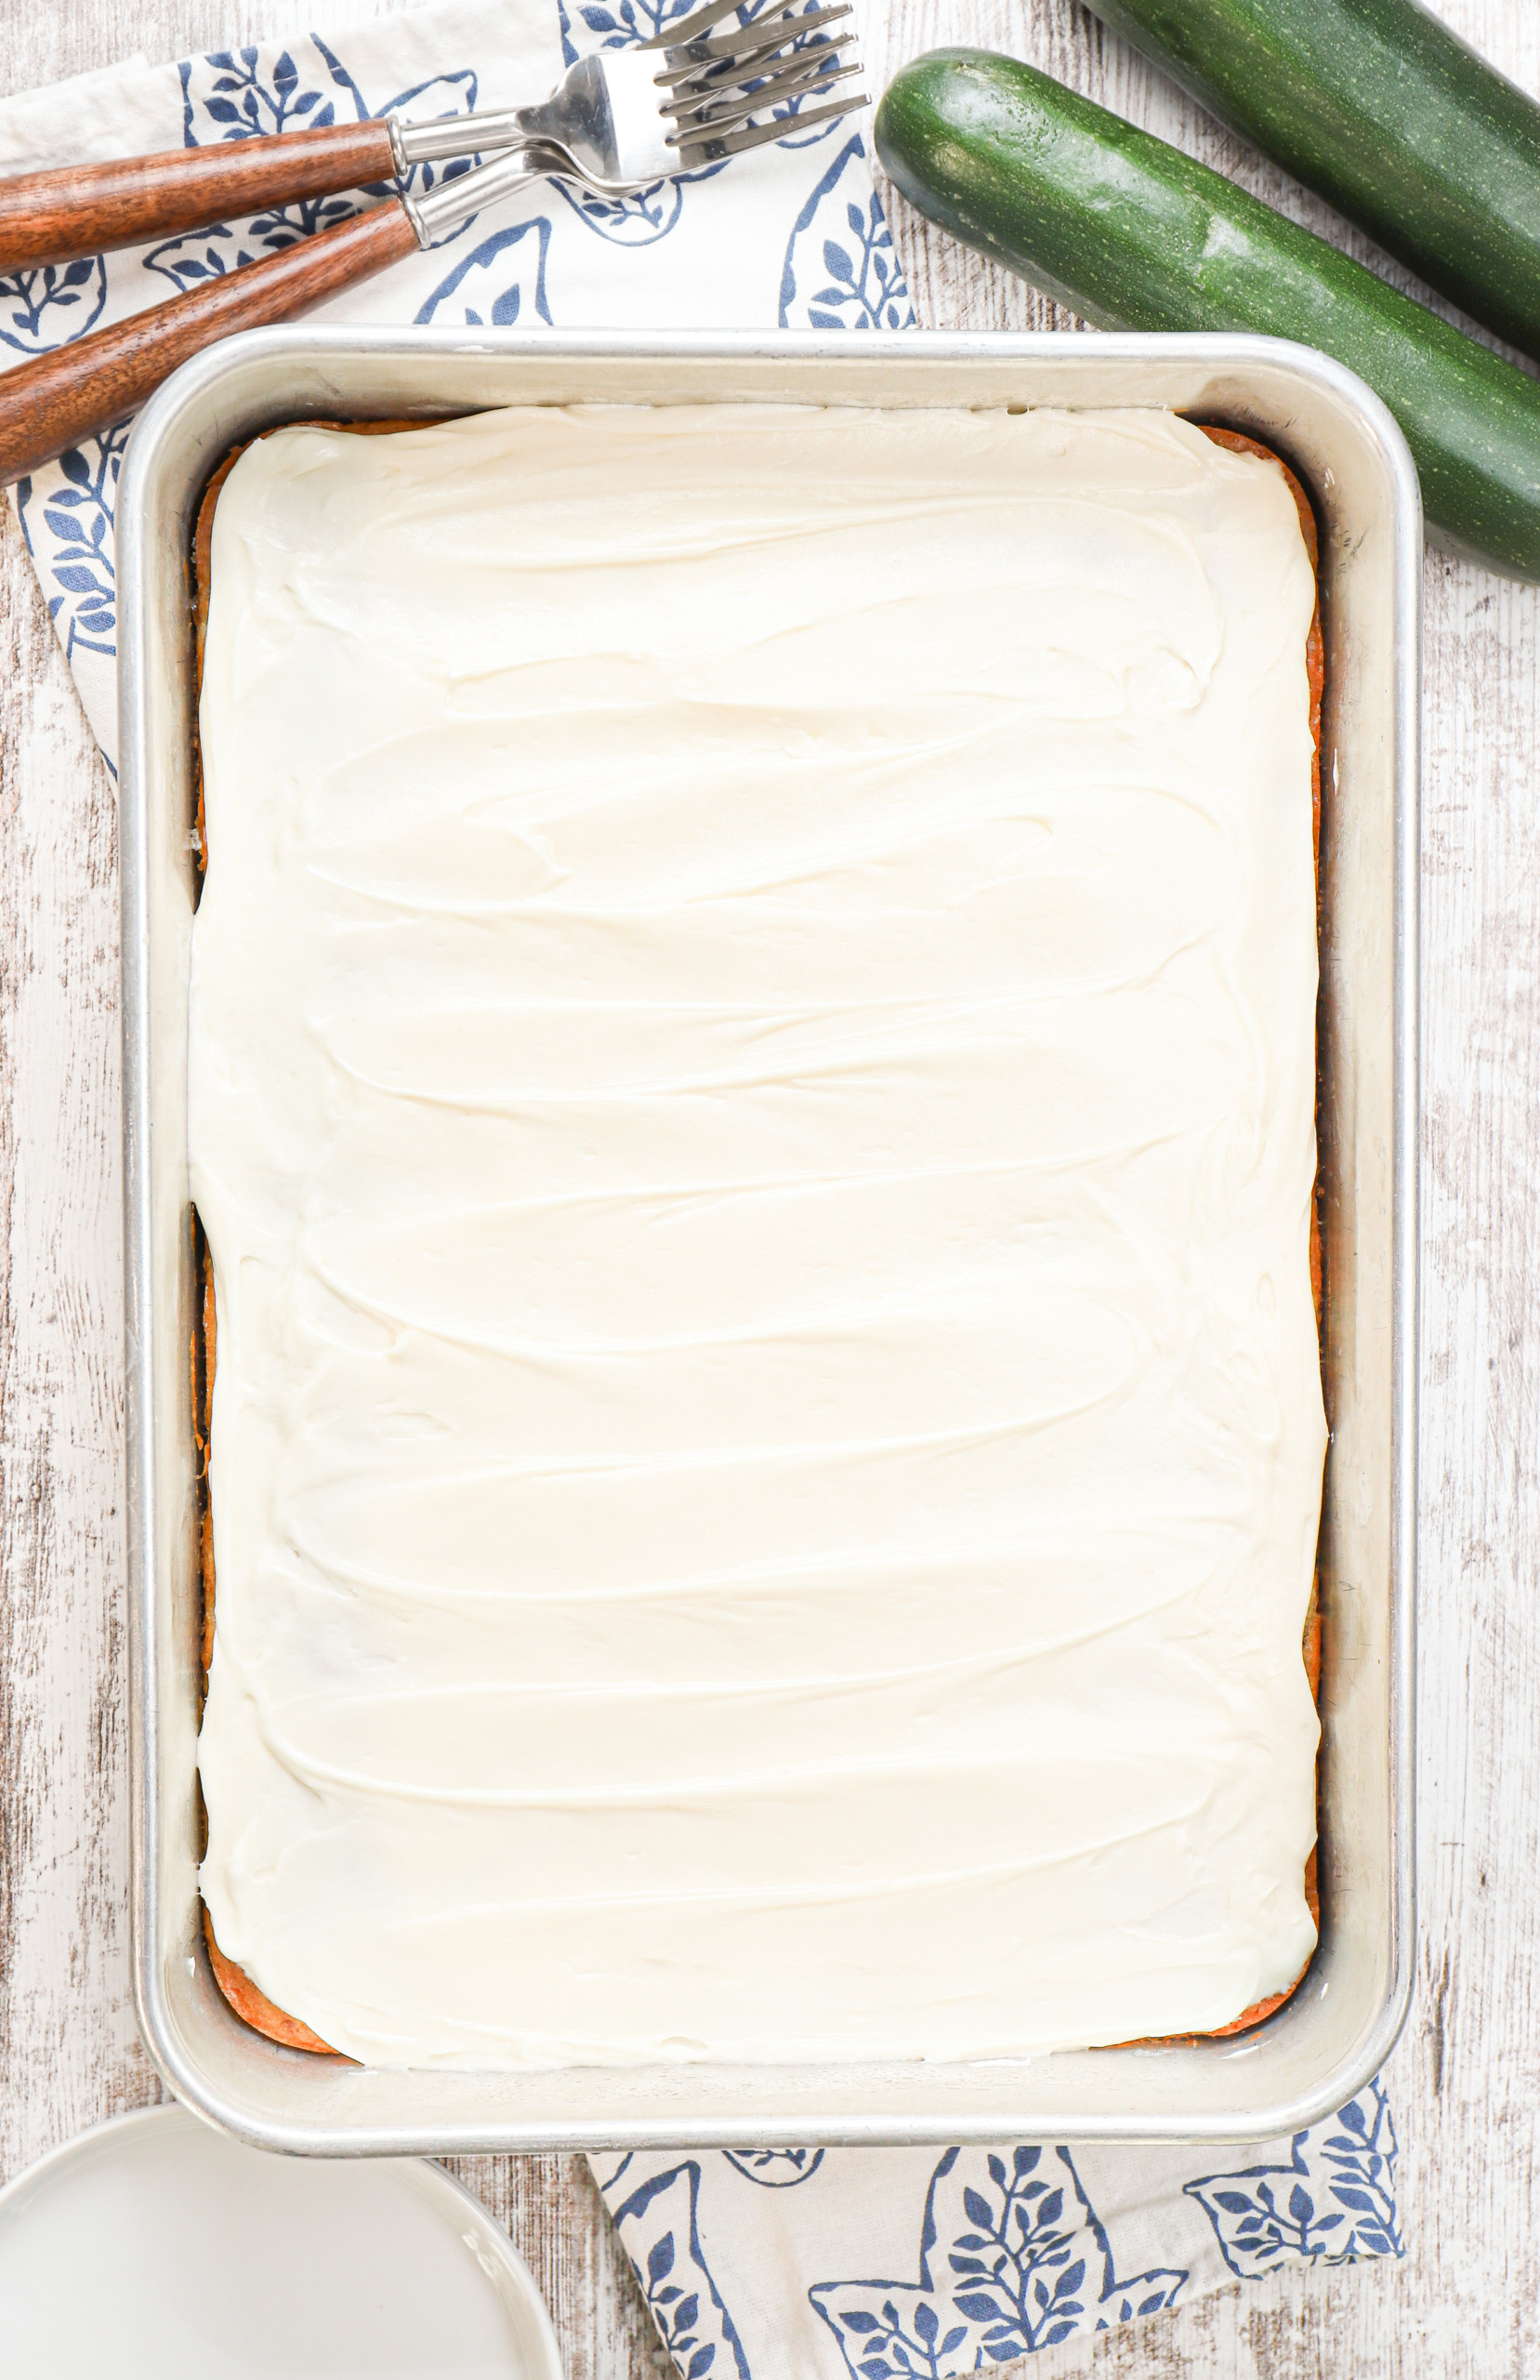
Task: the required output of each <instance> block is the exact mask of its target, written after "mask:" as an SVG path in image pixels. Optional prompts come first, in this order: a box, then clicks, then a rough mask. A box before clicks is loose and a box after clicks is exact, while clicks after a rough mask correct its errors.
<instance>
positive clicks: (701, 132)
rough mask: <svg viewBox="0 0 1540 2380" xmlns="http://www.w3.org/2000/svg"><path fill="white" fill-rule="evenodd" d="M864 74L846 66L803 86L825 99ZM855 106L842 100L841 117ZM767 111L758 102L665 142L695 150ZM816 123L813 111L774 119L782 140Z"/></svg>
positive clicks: (689, 128)
mask: <svg viewBox="0 0 1540 2380" xmlns="http://www.w3.org/2000/svg"><path fill="white" fill-rule="evenodd" d="M859 73H861V68H860V66H859V65H854V66H842V67H841V68H840V70H839V72H838V73H837V74H825V75H824V76H823V80H822V82H819V83H815V84H812V85H810V86H809V85H804V86H802V90H803V91H807V93H808V95H809V97H820V98H821V97H822V96H823V93H824V92H825V91H826V90H827V89H828V87H829V86H830V84H831V83H843V82H844V81H845V80H846V78H847V77H848V76H849V75H851V74H859ZM784 96H787V95H785V94H783V97H784ZM789 96H790V97H792V98H800V97H801V96H802V91H796V92H793V93H791V94H790V95H789ZM855 105H856V101H855V100H853V99H844V100H842V101H841V103H840V112H841V113H844V112H847V111H848V110H849V109H851V108H853V107H854V106H855ZM763 112H764V111H763V109H762V108H761V107H760V106H759V105H758V104H757V100H756V101H751V102H750V103H749V104H748V105H747V106H744V107H739V108H731V109H726V110H724V111H723V112H722V113H721V114H720V115H713V116H710V117H707V118H706V119H705V121H704V123H699V124H687V125H685V126H682V127H681V128H680V130H679V131H678V132H665V134H664V140H665V145H666V146H667V147H668V148H670V149H676V148H683V147H685V146H686V145H689V146H691V147H695V146H696V145H697V144H698V143H699V142H701V141H703V140H706V139H716V137H717V134H718V133H724V132H736V131H738V130H739V129H740V127H741V126H744V125H746V124H752V123H753V122H754V120H755V118H756V117H757V116H758V115H761V114H763ZM812 120H813V119H812V112H811V110H810V109H809V110H808V111H806V112H804V113H802V114H798V115H778V116H777V117H776V118H775V119H774V122H775V129H776V131H777V132H778V133H779V135H780V136H781V138H782V139H787V138H789V136H790V135H791V134H793V133H794V132H795V131H796V127H797V126H798V125H799V124H810V123H811V122H812Z"/></svg>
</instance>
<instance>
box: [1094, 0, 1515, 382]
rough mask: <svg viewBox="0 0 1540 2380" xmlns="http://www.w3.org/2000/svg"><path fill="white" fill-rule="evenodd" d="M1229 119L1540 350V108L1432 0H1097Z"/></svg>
mask: <svg viewBox="0 0 1540 2380" xmlns="http://www.w3.org/2000/svg"><path fill="white" fill-rule="evenodd" d="M1089 5H1090V7H1092V8H1093V9H1094V11H1095V12H1096V14H1097V15H1098V16H1099V17H1100V18H1101V19H1102V20H1103V21H1104V22H1105V23H1107V24H1109V25H1111V26H1112V30H1113V32H1114V33H1122V34H1123V35H1124V36H1125V38H1126V39H1127V40H1128V41H1130V42H1132V43H1133V45H1134V46H1135V47H1136V49H1142V50H1143V51H1144V53H1145V55H1146V56H1147V57H1149V58H1152V59H1154V60H1155V62H1156V64H1157V65H1160V66H1164V67H1165V69H1166V71H1167V73H1171V74H1173V75H1175V77H1176V79H1177V81H1178V83H1180V84H1182V85H1183V86H1184V87H1185V88H1186V89H1187V90H1189V91H1191V93H1192V95H1193V97H1194V99H1200V100H1202V102H1203V104H1204V107H1205V108H1208V109H1210V110H1211V111H1212V112H1213V113H1214V114H1215V115H1217V116H1218V117H1219V118H1220V120H1221V122H1223V123H1225V124H1228V125H1230V126H1231V127H1232V128H1233V129H1234V130H1235V131H1237V132H1239V133H1242V134H1243V135H1244V137H1245V139H1248V140H1251V141H1254V142H1255V143H1256V145H1257V148H1258V149H1265V150H1266V151H1267V152H1268V154H1269V156H1270V157H1276V158H1277V160H1278V162H1279V164H1280V165H1286V166H1287V167H1288V169H1289V171H1290V173H1291V174H1294V175H1296V177H1297V178H1298V179H1299V180H1300V181H1302V182H1304V183H1305V184H1307V186H1308V187H1309V188H1310V190H1318V191H1320V192H1321V193H1322V195H1323V197H1324V198H1329V199H1330V200H1331V201H1332V204H1333V205H1335V206H1338V207H1340V208H1341V210H1342V212H1343V214H1344V215H1347V216H1350V217H1351V218H1352V220H1353V221H1354V222H1355V223H1361V224H1362V227H1363V229H1364V231H1368V232H1370V233H1372V235H1373V236H1374V238H1375V239H1376V240H1377V241H1378V242H1379V244H1380V245H1381V246H1382V247H1384V248H1388V249H1389V252H1390V254H1391V255H1392V256H1393V257H1399V258H1401V260H1402V264H1408V265H1411V266H1412V268H1413V269H1414V271H1417V272H1420V273H1421V275H1422V277H1423V279H1424V280H1425V281H1427V282H1430V283H1431V284H1432V286H1433V287H1434V288H1435V289H1441V291H1442V292H1443V294H1444V296H1445V297H1446V298H1453V300H1454V304H1455V305H1456V306H1463V307H1464V309H1465V311H1466V312H1467V313H1468V314H1473V315H1474V316H1475V318H1476V320H1477V321H1478V322H1479V323H1484V324H1486V326H1487V328H1488V329H1489V330H1494V331H1496V332H1498V333H1499V334H1500V335H1501V337H1504V338H1507V339H1511V340H1512V341H1513V344H1514V346H1515V347H1521V348H1523V349H1524V350H1525V351H1526V353H1528V354H1530V355H1540V107H1537V106H1536V105H1535V103H1534V101H1533V99H1531V98H1530V97H1529V96H1528V94H1527V93H1526V92H1523V91H1521V90H1520V88H1519V87H1518V86H1517V84H1514V83H1510V82H1508V81H1507V78H1506V77H1505V76H1504V75H1501V74H1499V73H1496V72H1495V71H1494V69H1493V68H1492V67H1490V66H1488V65H1487V64H1486V62H1485V60H1484V59H1481V58H1478V57H1477V55H1476V52H1475V51H1474V50H1473V49H1469V48H1468V47H1467V46H1466V44H1465V43H1464V42H1463V41H1461V40H1460V38H1459V37H1458V35H1457V34H1455V33H1451V32H1450V30H1449V28H1448V26H1447V25H1444V24H1441V23H1440V21H1439V20H1438V18H1437V17H1434V16H1431V15H1429V13H1428V10H1427V9H1426V8H1424V7H1419V6H1418V5H1417V0H1089Z"/></svg>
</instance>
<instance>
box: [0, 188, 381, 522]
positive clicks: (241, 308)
mask: <svg viewBox="0 0 1540 2380" xmlns="http://www.w3.org/2000/svg"><path fill="white" fill-rule="evenodd" d="M416 249H417V235H416V233H415V231H414V230H413V228H412V225H411V223H410V222H409V221H408V219H407V214H406V209H405V208H404V206H402V205H401V201H400V199H399V198H393V199H390V200H388V201H387V203H386V205H383V206H376V207H374V208H371V210H370V211H369V213H368V214H366V215H355V216H352V217H351V218H349V221H348V222H346V223H339V224H337V225H336V229H335V230H333V231H318V232H317V233H316V235H315V237H314V238H313V239H310V240H300V241H297V242H296V245H294V246H293V247H290V248H283V249H281V250H280V251H279V253H278V254H277V255H276V256H270V257H259V258H257V262H256V263H255V264H245V265H242V266H241V267H240V268H239V270H238V271H235V272H227V273H223V274H221V275H219V276H217V278H215V279H213V280H209V281H205V282H203V283H201V284H199V286H198V287H197V288H195V289H189V290H185V291H184V292H183V294H182V295H181V297H179V298H170V299H168V300H167V302H166V303H165V305H164V306H150V307H147V308H146V309H145V311H143V312H142V313H138V314H130V316H129V317H128V319H127V321H126V322H123V323H114V324H112V326H111V327H110V328H109V329H107V330H100V331H92V332H91V333H90V334H89V336H88V337H86V338H79V339H76V340H75V341H74V342H73V344H72V346H69V347H59V348H55V349H54V350H53V351H52V352H51V353H50V354H47V355H38V356H34V357H33V360H32V362H31V363H29V364H17V365H16V367H15V368H14V370H12V371H9V372H5V373H0V485H4V484H5V483H7V482H8V481H10V480H19V479H24V478H25V477H26V476H27V474H28V472H29V471H34V470H36V469H38V468H39V466H40V465H42V464H44V463H46V462H51V461H52V459H53V457H54V456H56V455H61V454H63V453H64V451H65V449H66V448H67V447H70V446H74V445H77V444H78V443H79V442H80V440H81V439H83V438H90V437H94V436H96V435H97V434H98V433H99V431H101V430H107V429H110V428H111V426H112V423H113V422H115V421H121V420H122V419H123V417H124V416H125V414H130V413H133V412H134V411H135V409H136V407H138V406H139V405H141V404H142V403H144V400H145V398H146V397H148V396H149V395H150V393H151V390H153V389H156V388H158V387H159V386H160V383H161V382H162V381H163V380H165V379H166V378H168V377H169V376H170V375H171V374H172V373H173V372H174V371H175V370H176V369H177V366H178V364H185V363H186V362H187V359H188V357H189V356H190V355H196V354H197V352H198V350H199V349H200V348H204V347H211V346H212V345H213V344H214V341H215V340H216V339H217V338H224V337H227V336H228V335H229V334H230V332H232V331H246V330H253V329H255V328H256V327H257V324H260V323H282V322H287V321H288V320H289V319H290V318H291V316H293V315H295V314H303V313H305V312H306V311H308V310H309V308H310V307H311V306H319V305H320V304H321V303H322V299H324V298H331V297H335V296H336V292H337V291H338V290H339V289H347V288H349V286H350V285H351V284H352V283H354V282H355V281H366V280H367V279H368V278H369V276H370V275H371V274H372V273H375V272H383V271H384V270H385V268H386V266H387V265H388V264H394V263H395V262H396V261H397V259H398V258H401V257H406V256H413V255H415V253H416Z"/></svg>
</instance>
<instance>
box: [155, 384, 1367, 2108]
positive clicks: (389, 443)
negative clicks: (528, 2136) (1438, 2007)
mask: <svg viewBox="0 0 1540 2380" xmlns="http://www.w3.org/2000/svg"><path fill="white" fill-rule="evenodd" d="M1314 598H1315V589H1314V577H1313V573H1312V569H1311V564H1310V556H1309V554H1308V553H1307V550H1306V547H1305V543H1304V539H1303V537H1302V535H1301V530H1300V525H1299V520H1298V516H1297V514H1296V507H1295V503H1294V499H1293V496H1292V495H1291V493H1290V490H1289V486H1288V484H1287V483H1286V481H1285V479H1284V476H1283V473H1282V471H1281V470H1280V469H1278V468H1277V466H1276V465H1275V464H1273V463H1271V462H1269V461H1266V460H1263V459H1259V458H1257V456H1253V455H1247V454H1243V453H1236V452H1231V451H1226V450H1225V449H1224V448H1222V447H1220V446H1218V445H1216V444H1215V443H1212V442H1211V441H1210V440H1208V439H1207V438H1205V437H1204V434H1203V433H1202V432H1201V431H1200V430H1196V429H1194V428H1193V427H1191V425H1189V424H1187V423H1184V422H1181V421H1178V420H1177V419H1175V418H1173V417H1169V416H1166V415H1163V414H1155V413H1137V412H1135V413H1116V414H1103V415H1094V414H1081V415H1067V414H1056V413H1052V412H1044V411H1038V412H1030V413H1024V414H1019V415H1007V414H1004V413H981V414H971V413H963V412H952V411H938V412H925V411H915V412H893V413H872V412H862V411H857V410H827V411H823V410H817V409H800V408H791V407H787V408H773V407H717V408H695V407H683V406H681V407H678V408H671V409H664V410H656V411H654V410H651V409H646V408H638V409H631V408H624V407H617V408H576V409H556V408H550V409H546V408H528V409H520V410H516V411H511V412H507V413H501V414H486V415H481V416H479V417H474V418H472V419H469V420H466V421H461V422H454V423H451V424H448V425H445V426H441V427H435V428H429V429H422V430H413V431H410V432H408V433H405V434H399V435H392V436H388V437H375V438H361V437H355V436H351V435H349V434H348V433H346V432H345V431H341V430H327V429H319V428H296V429H292V430H283V431H280V432H278V433H276V434H274V435H272V436H270V437H268V438H265V439H263V440H261V441H260V442H259V443H257V444H255V445H253V446H251V447H250V448H249V449H247V451H246V452H245V453H244V455H243V456H241V457H240V459H239V460H238V461H237V462H236V464H235V466H234V468H233V469H232V470H231V472H230V476H229V478H228V480H227V481H226V483H225V484H224V486H223V488H222V490H221V492H220V494H219V496H218V500H217V509H216V510H215V513H214V525H213V544H212V560H211V568H210V575H209V609H208V617H207V633H206V647H205V655H204V680H203V691H202V707H201V714H200V728H201V743H202V757H203V765H204V795H205V805H206V836H207V854H208V857H207V874H206V879H205V882H204V891H203V895H202V900H201V905H200V906H199V909H198V913H197V918H196V921H195V927H194V935H193V953H192V987H191V1117H190V1131H191V1181H192V1194H193V1197H194V1201H195V1204H196V1208H197V1211H198V1214H199V1216H200V1217H201V1219H202V1222H203V1225H204V1229H205V1231H206V1233H207V1238H208V1244H209V1248H210V1250H211V1253H212V1259H213V1268H214V1283H215V1293H216V1302H217V1317H218V1341H217V1365H216V1368H215V1375H214V1387H213V1405H212V1448H211V1463H210V1488H211V1501H212V1522H213V1571H214V1576H215V1578H216V1580H217V1601H216V1604H215V1626H214V1638H213V1652H212V1662H211V1666H210V1670H209V1675H208V1686H207V1699H206V1704H205V1710H204V1723H203V1732H202V1738H201V1745H200V1769H201V1776H202V1782H203V1788H204V1798H205V1803H206V1807H207V1816H208V1844H207V1853H206V1857H205V1858H204V1866H203V1871H202V1884H203V1891H204V1898H205V1902H206V1905H207V1909H208V1911H209V1913H210V1917H211V1920H212V1925H213V1930H214V1934H215V1936H216V1937H217V1945H218V1949H219V1950H220V1951H221V1952H222V1953H223V1956H224V1960H225V1961H226V1962H229V1963H232V1965H233V1967H234V1968H236V1969H240V1970H243V1971H244V1976H245V1977H248V1978H249V1979H250V1983H251V1985H252V1986H254V1987H255V1988H256V1991H257V1993H259V1994H265V1995H266V1996H267V1998H268V2000H269V2001H270V2003H273V2004H274V2005H275V2007H276V2008H278V2009H281V2010H283V2011H286V2012H289V2014H290V2015H291V2016H294V2017H296V2018H297V2019H300V2020H302V2023H303V2024H304V2025H305V2026H308V2027H309V2028H310V2029H312V2030H313V2033H314V2034H315V2035H316V2036H318V2037H319V2039H320V2041H321V2042H322V2043H329V2044H330V2045H332V2046H333V2047H334V2048H335V2049H336V2050H339V2051H341V2052H344V2053H346V2054H348V2055H349V2056H353V2057H356V2058H360V2059H362V2060H364V2061H366V2062H368V2063H370V2064H373V2065H378V2066H390V2067H433V2066H452V2067H461V2068H471V2069H474V2068H494V2067H497V2068H508V2067H540V2066H549V2065H559V2064H569V2063H571V2064H588V2065H592V2064H602V2063H633V2062H638V2061H657V2060H678V2059H698V2058H715V2059H722V2060H744V2059H749V2060H770V2061H777V2062H794V2063H795V2062H802V2061H805V2060H810V2059H820V2060H822V2059H831V2058H833V2059H870V2058H895V2057H901V2058H914V2057H927V2058H936V2059H969V2058H984V2057H1001V2056H1015V2055H1020V2054H1024V2053H1029V2052H1035V2051H1042V2050H1048V2049H1053V2048H1056V2047H1061V2046H1071V2045H1073V2046H1084V2045H1090V2044H1096V2043H1112V2042H1117V2041H1124V2040H1127V2039H1129V2038H1132V2037H1136V2036H1144V2035H1163V2034H1170V2033H1175V2032H1178V2031H1186V2030H1209V2029H1213V2028H1217V2027H1220V2026H1223V2025H1226V2024H1228V2023H1230V2022H1231V2021H1232V2020H1233V2019H1234V2018H1236V2017H1237V2016H1239V2015H1240V2014H1241V2012H1242V2011H1244V2010H1247V2009H1249V2008H1251V2007H1252V2006H1254V2004H1255V2003H1257V2002H1258V2001H1261V2000H1264V1999H1265V1998H1267V1997H1268V1996H1269V1995H1270V1994H1272V1993H1275V1992H1279V1991H1282V1990H1286V1989H1287V1988H1288V1987H1289V1986H1290V1985H1291V1984H1292V1982H1293V1981H1294V1979H1295V1977H1296V1976H1297V1974H1298V1973H1299V1970H1300V1968H1301V1966H1302V1965H1303V1964H1304V1963H1305V1962H1306V1960H1307V1959H1308V1957H1309V1954H1310V1950H1311V1947H1312V1944H1313V1941H1314V1924H1313V1921H1312V1917H1311V1914H1310V1908H1309V1906H1308V1903H1307V1897H1306V1893H1305V1887H1304V1873H1305V1867H1306V1861H1307V1858H1308V1856H1309V1854H1310V1849H1311V1845H1312V1843H1313V1839H1314V1829H1315V1789H1314V1758H1315V1750H1316V1742H1317V1723H1316V1715H1315V1710H1314V1706H1313V1703H1312V1699H1311V1694H1310V1686H1309V1683H1308V1681H1307V1677H1306V1673H1305V1668H1304V1664H1303V1662H1302V1660H1301V1658H1300V1639H1301V1628H1302V1624H1303V1622H1304V1619H1305V1615H1306V1610H1307V1605H1308V1602H1309V1598H1310V1585H1311V1575H1312V1567H1313V1561H1314V1554H1315V1543H1316V1534H1317V1527H1318V1522H1319V1514H1320V1503H1321V1488H1322V1465H1323V1453H1324V1448H1325V1424H1324V1419H1323V1408H1322V1395H1321V1384H1320V1367H1319V1356H1318V1345H1317V1333H1316V1316H1315V1310H1314V1304H1313V1302H1312V1293H1311V1278H1310V1211H1311V1197H1312V1184H1313V1181H1314V1174H1315V1140H1314V1099H1315V1055H1314V1011H1315V997H1316V932H1315V885H1314V869H1313V855H1312V840H1311V835H1312V825H1311V767H1312V755H1313V746H1312V738H1311V727H1310V680H1309V673H1308V671H1307V667H1306V640H1307V634H1308V632H1309V630H1310V621H1311V615H1312V608H1313V604H1314Z"/></svg>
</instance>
